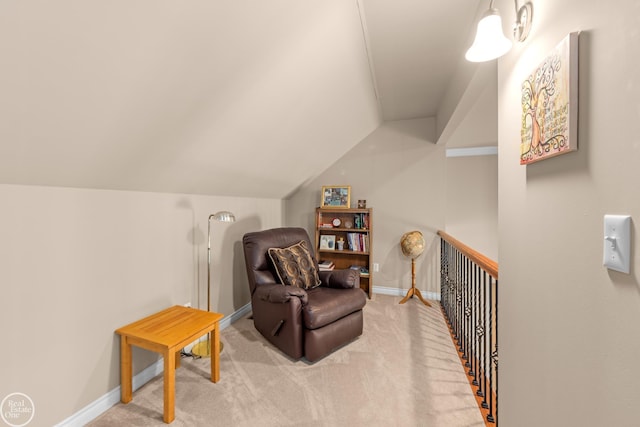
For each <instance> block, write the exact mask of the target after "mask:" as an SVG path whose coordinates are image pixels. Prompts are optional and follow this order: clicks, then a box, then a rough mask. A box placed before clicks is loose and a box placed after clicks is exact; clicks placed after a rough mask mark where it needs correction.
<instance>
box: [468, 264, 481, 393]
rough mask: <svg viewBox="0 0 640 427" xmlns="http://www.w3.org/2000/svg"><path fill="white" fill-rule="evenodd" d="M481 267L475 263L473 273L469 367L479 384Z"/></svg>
mask: <svg viewBox="0 0 640 427" xmlns="http://www.w3.org/2000/svg"><path fill="white" fill-rule="evenodd" d="M479 268H480V267H479V266H478V265H477V264H475V263H474V265H473V275H472V277H471V307H472V311H471V333H472V340H471V367H470V368H469V376H471V377H473V381H472V384H473V385H475V386H477V385H478V377H477V376H476V372H477V371H476V368H477V366H476V363H477V362H476V360H477V359H478V348H477V341H478V331H477V325H478V321H477V317H478V306H477V301H476V292H477V291H476V288H477V286H478V269H479Z"/></svg>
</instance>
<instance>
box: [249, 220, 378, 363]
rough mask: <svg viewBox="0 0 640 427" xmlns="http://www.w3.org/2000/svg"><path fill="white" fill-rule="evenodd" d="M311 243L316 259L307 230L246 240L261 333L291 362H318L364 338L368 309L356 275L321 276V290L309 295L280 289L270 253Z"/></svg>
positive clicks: (265, 233)
mask: <svg viewBox="0 0 640 427" xmlns="http://www.w3.org/2000/svg"><path fill="white" fill-rule="evenodd" d="M301 241H303V242H305V244H306V247H307V248H308V249H309V253H310V255H311V257H312V258H313V264H314V266H315V269H316V270H318V261H317V259H316V258H315V255H314V252H315V251H314V250H313V246H312V245H311V241H310V240H309V235H308V234H307V232H306V230H304V229H303V228H275V229H271V230H265V231H257V232H252V233H247V234H245V235H244V237H243V239H242V242H243V246H244V257H245V262H246V266H247V275H248V277H249V287H250V289H251V304H252V308H253V322H254V325H255V327H256V329H257V330H258V331H259V332H260V333H261V334H262V335H263V336H264V337H265V338H266V339H267V340H268V341H269V342H271V343H272V344H273V345H275V346H276V347H278V348H279V349H280V350H281V351H282V352H284V353H285V354H287V355H288V356H290V357H292V358H294V359H299V358H301V357H302V356H304V357H306V359H307V360H308V361H310V362H314V361H316V360H318V359H320V358H322V357H323V356H325V355H327V354H329V353H331V352H332V351H333V350H335V349H336V348H338V347H340V346H342V345H344V344H346V343H347V342H349V341H351V340H353V339H355V338H356V337H358V336H360V335H361V334H362V324H363V316H362V308H363V307H364V305H365V303H366V297H365V294H364V292H363V291H362V290H361V289H360V286H359V283H360V273H359V271H356V270H351V269H346V270H333V271H318V275H319V278H320V281H321V284H320V285H319V286H317V287H315V288H313V289H307V290H305V289H303V288H299V287H295V286H288V285H283V284H282V283H279V276H278V274H277V272H276V270H275V267H274V265H273V263H272V261H271V258H270V257H269V255H268V250H269V248H287V247H290V246H292V245H295V244H297V243H299V242H301Z"/></svg>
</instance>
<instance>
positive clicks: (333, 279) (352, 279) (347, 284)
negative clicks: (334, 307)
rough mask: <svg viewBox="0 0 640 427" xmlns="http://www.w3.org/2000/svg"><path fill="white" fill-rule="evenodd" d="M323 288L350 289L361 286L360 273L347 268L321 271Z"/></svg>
mask: <svg viewBox="0 0 640 427" xmlns="http://www.w3.org/2000/svg"><path fill="white" fill-rule="evenodd" d="M319 274H320V281H321V282H322V285H321V286H326V287H328V288H339V289H349V288H357V287H359V286H360V271H358V270H352V269H350V268H345V269H341V270H332V271H320V272H319Z"/></svg>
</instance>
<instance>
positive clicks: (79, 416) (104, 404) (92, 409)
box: [55, 303, 251, 427]
mask: <svg viewBox="0 0 640 427" xmlns="http://www.w3.org/2000/svg"><path fill="white" fill-rule="evenodd" d="M250 312H251V303H247V304H246V305H245V306H243V307H242V308H240V309H239V310H236V311H235V312H234V313H233V314H231V315H230V316H225V317H224V318H223V319H222V320H221V321H220V330H223V329H225V328H227V327H228V326H230V325H231V324H232V323H233V322H235V321H237V320H239V319H240V318H242V317H244V316H245V315H247V314H248V313H250ZM196 342H197V341H196ZM194 344H195V342H194V343H191V344H189V345H188V346H186V347H185V351H187V352H189V351H191V347H193V345H194ZM163 371H164V361H163V360H162V358H160V360H158V361H157V362H155V363H153V364H152V365H150V366H148V367H147V368H145V369H144V370H142V371H140V372H139V373H138V374H137V375H135V376H134V377H133V379H132V382H131V385H132V387H133V390H134V391H135V390H137V389H139V388H140V387H142V386H143V385H145V384H146V383H148V382H149V381H151V380H152V379H153V378H155V377H157V376H158V375H160V374H161V373H162V372H163ZM118 402H120V386H118V387H116V388H114V389H113V390H111V391H110V392H108V393H107V394H105V395H103V396H102V397H99V398H98V399H96V400H94V401H93V402H91V403H90V404H88V405H87V406H85V407H84V408H82V409H81V410H79V411H78V412H76V413H75V414H73V415H71V416H70V417H68V418H66V419H64V420H63V421H61V422H60V423H58V424H56V426H55V427H74V426H83V425H85V424H87V423H89V422H90V421H91V420H94V419H95V418H97V417H98V416H100V415H101V414H102V413H103V412H105V411H106V410H108V409H109V408H111V407H112V406H113V405H115V404H117V403H118Z"/></svg>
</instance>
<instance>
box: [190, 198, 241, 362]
mask: <svg viewBox="0 0 640 427" xmlns="http://www.w3.org/2000/svg"><path fill="white" fill-rule="evenodd" d="M212 219H214V220H216V221H220V222H235V221H236V217H235V216H234V215H233V214H232V213H231V212H228V211H220V212H216V213H214V214H211V215H209V227H208V243H207V311H211V220H212ZM209 336H210V334H207V341H202V342H199V343H198V344H196V345H194V346H193V348H192V349H191V354H194V355H196V356H200V357H207V356H210V355H211V341H210V338H209ZM220 351H221V352H222V342H221V343H220Z"/></svg>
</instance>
